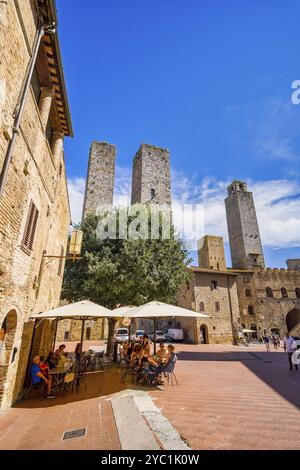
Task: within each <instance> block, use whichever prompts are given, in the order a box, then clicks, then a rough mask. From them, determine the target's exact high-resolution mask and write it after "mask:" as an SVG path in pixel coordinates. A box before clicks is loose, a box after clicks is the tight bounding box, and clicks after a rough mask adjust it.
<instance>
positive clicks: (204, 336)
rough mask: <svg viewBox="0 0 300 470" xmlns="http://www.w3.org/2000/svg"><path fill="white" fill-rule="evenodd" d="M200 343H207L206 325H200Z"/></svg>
mask: <svg viewBox="0 0 300 470" xmlns="http://www.w3.org/2000/svg"><path fill="white" fill-rule="evenodd" d="M199 339H200V344H208V329H207V326H206V325H204V324H203V325H201V326H200V336H199Z"/></svg>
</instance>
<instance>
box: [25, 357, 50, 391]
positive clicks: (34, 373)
mask: <svg viewBox="0 0 300 470" xmlns="http://www.w3.org/2000/svg"><path fill="white" fill-rule="evenodd" d="M40 362H41V358H40V356H35V357H34V358H33V361H32V365H31V368H30V375H31V383H32V385H37V384H41V383H42V381H44V382H45V383H46V385H47V392H48V394H47V398H55V395H53V394H52V393H51V386H52V377H49V379H47V377H46V376H45V375H44V374H43V373H42V371H41V369H40Z"/></svg>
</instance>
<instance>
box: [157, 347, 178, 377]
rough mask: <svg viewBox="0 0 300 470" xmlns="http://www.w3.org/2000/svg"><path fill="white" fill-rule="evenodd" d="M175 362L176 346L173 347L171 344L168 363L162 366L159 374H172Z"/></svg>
mask: <svg viewBox="0 0 300 470" xmlns="http://www.w3.org/2000/svg"><path fill="white" fill-rule="evenodd" d="M175 360H176V354H175V346H173V344H169V346H168V352H167V359H166V362H165V363H164V364H160V366H159V368H158V373H162V372H172V370H173V366H174V362H175Z"/></svg>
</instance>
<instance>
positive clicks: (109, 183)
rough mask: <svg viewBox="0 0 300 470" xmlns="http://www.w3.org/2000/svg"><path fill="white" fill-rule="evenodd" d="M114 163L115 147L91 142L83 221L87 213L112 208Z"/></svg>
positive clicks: (104, 143) (105, 143)
mask: <svg viewBox="0 0 300 470" xmlns="http://www.w3.org/2000/svg"><path fill="white" fill-rule="evenodd" d="M115 161H116V147H115V145H111V144H108V143H107V142H96V141H94V142H92V145H91V149H90V156H89V164H88V172H87V180H86V187H85V196H84V203H83V215H82V218H83V219H84V218H85V217H86V215H87V214H88V213H94V214H95V213H97V211H99V210H100V209H101V208H111V207H112V206H113V197H114V181H115Z"/></svg>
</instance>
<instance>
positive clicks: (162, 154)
mask: <svg viewBox="0 0 300 470" xmlns="http://www.w3.org/2000/svg"><path fill="white" fill-rule="evenodd" d="M146 202H151V203H154V204H169V205H171V184H170V155H169V151H168V150H167V149H163V148H160V147H155V146H154V145H148V144H142V145H141V146H140V148H139V150H138V152H137V154H136V155H135V157H134V160H133V170H132V193H131V204H137V203H146Z"/></svg>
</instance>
